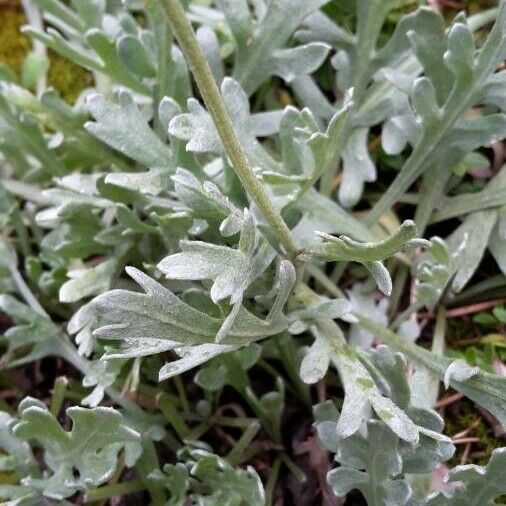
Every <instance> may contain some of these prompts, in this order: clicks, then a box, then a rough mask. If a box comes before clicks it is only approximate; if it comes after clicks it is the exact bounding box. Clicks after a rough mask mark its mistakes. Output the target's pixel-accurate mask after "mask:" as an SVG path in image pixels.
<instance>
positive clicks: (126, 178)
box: [104, 160, 169, 195]
mask: <svg viewBox="0 0 506 506" xmlns="http://www.w3.org/2000/svg"><path fill="white" fill-rule="evenodd" d="M165 163H166V164H167V163H169V161H168V160H166V162H165ZM168 179H169V172H168V171H167V170H166V169H151V170H149V171H147V172H114V173H112V174H107V175H106V176H105V179H104V181H105V183H107V184H111V185H115V186H120V187H122V188H127V189H129V190H132V191H135V192H140V193H144V194H147V195H159V194H160V193H162V191H164V190H166V189H167V186H168Z"/></svg>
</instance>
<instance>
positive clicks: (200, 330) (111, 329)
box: [69, 262, 295, 378]
mask: <svg viewBox="0 0 506 506" xmlns="http://www.w3.org/2000/svg"><path fill="white" fill-rule="evenodd" d="M126 270H127V272H128V274H129V275H130V276H131V277H132V278H133V279H134V280H135V281H136V282H137V283H139V285H140V286H141V287H142V288H143V289H144V290H145V292H146V293H138V292H130V291H127V290H112V291H110V292H106V293H104V294H102V295H99V296H98V297H96V298H95V299H93V301H92V302H91V303H90V304H88V305H86V306H83V307H82V308H81V309H80V310H79V311H78V312H77V313H76V314H75V315H74V316H73V318H72V320H71V321H70V323H69V329H70V331H71V332H72V333H79V332H81V331H83V330H85V329H87V332H89V331H90V330H91V329H95V330H94V332H93V335H94V336H96V337H100V338H105V339H111V340H119V341H122V343H123V348H122V349H115V348H111V349H110V350H109V351H108V352H107V353H106V355H105V356H104V358H108V359H111V358H126V357H139V356H146V355H152V354H155V353H160V352H162V351H167V350H171V349H179V347H182V348H181V353H183V355H185V356H186V361H188V360H189V359H188V353H191V352H192V351H193V350H192V348H191V347H196V348H195V354H193V353H191V354H190V355H189V356H191V357H193V358H192V360H189V363H188V365H186V366H185V369H186V368H189V367H193V366H194V365H197V362H195V361H194V360H195V358H197V355H198V357H199V359H200V362H198V363H202V362H204V361H206V360H207V359H209V358H211V357H212V356H216V355H217V354H218V352H222V351H230V350H231V348H230V346H232V347H239V346H245V345H248V344H250V343H252V342H254V341H256V340H259V339H263V338H265V337H268V336H271V335H275V334H277V333H279V332H281V331H283V330H284V329H286V327H287V325H288V322H287V319H286V318H285V317H284V315H283V314H282V313H281V310H282V308H283V306H284V304H285V302H286V300H287V298H288V296H289V294H290V291H291V289H292V287H293V284H294V281H295V272H294V268H293V266H292V265H291V264H290V263H289V262H285V263H283V264H282V265H281V267H280V281H279V282H280V285H279V286H280V288H279V291H278V294H277V297H276V299H275V301H274V303H273V305H272V308H271V311H270V313H269V315H268V316H267V318H266V319H265V320H262V319H260V318H258V317H257V316H255V315H253V314H252V313H250V312H249V311H247V310H246V309H245V308H244V307H243V306H242V305H239V304H238V305H237V308H238V311H237V314H236V315H235V319H234V322H233V325H231V328H230V329H228V333H227V335H226V337H225V338H224V339H223V340H222V342H221V344H220V345H215V344H214V341H215V339H216V336H217V335H218V333H219V331H220V329H221V328H222V326H223V325H224V322H225V319H218V318H215V317H213V316H210V315H208V314H205V313H203V312H201V311H198V310H197V309H195V308H193V307H191V306H190V305H188V304H186V303H185V302H183V301H182V300H181V299H179V298H178V297H177V296H176V295H175V294H174V293H172V292H171V291H170V290H169V289H167V288H166V287H164V286H163V285H161V284H159V283H157V282H156V281H154V280H153V279H152V278H150V277H148V276H146V275H145V274H143V273H142V272H141V271H139V270H137V269H134V268H133V267H127V269H126ZM199 346H204V348H205V352H204V350H203V348H199ZM208 348H209V349H208ZM232 349H233V348H232ZM182 360H183V359H182ZM185 363H186V362H185ZM169 371H171V372H169ZM161 373H163V377H164V378H166V377H168V375H169V374H170V375H173V374H178V373H179V371H178V369H177V362H175V363H174V366H172V365H171V366H170V367H169V366H167V367H165V368H164V369H163V370H162V371H161Z"/></svg>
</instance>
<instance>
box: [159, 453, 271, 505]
mask: <svg viewBox="0 0 506 506" xmlns="http://www.w3.org/2000/svg"><path fill="white" fill-rule="evenodd" d="M178 459H179V462H178V463H177V464H165V465H164V467H163V472H161V471H159V470H157V471H155V472H154V473H152V475H151V476H150V479H151V480H154V481H156V482H157V483H160V484H162V485H163V486H164V487H165V488H167V490H168V492H169V494H170V499H169V502H168V503H167V504H170V505H174V506H180V505H181V506H182V505H183V504H184V503H186V502H188V500H191V501H195V504H202V505H206V506H221V505H230V506H231V505H233V504H237V505H239V504H241V505H244V506H263V505H264V504H265V492H264V489H263V485H262V481H261V480H260V477H259V476H258V474H257V473H256V471H255V470H254V469H253V468H252V467H249V466H248V467H247V468H246V469H236V468H234V467H233V466H232V465H230V464H229V462H228V461H227V460H226V459H224V458H221V457H219V456H218V455H215V454H213V453H211V452H209V451H207V450H204V449H199V448H183V449H182V450H180V452H179V454H178Z"/></svg>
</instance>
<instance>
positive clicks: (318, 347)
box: [299, 337, 331, 385]
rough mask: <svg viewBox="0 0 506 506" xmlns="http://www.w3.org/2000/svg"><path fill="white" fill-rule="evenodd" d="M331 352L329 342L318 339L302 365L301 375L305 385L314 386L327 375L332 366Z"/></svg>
mask: <svg viewBox="0 0 506 506" xmlns="http://www.w3.org/2000/svg"><path fill="white" fill-rule="evenodd" d="M330 351H331V350H330V349H329V347H328V345H327V341H326V340H325V339H321V338H319V337H316V339H315V340H314V343H313V344H312V345H311V348H309V350H308V352H307V353H306V355H305V356H304V358H303V359H302V363H301V365H300V373H299V374H300V377H301V379H302V381H304V383H307V384H308V385H312V384H313V383H317V382H318V381H319V380H321V379H322V378H323V377H324V376H325V375H326V374H327V370H328V368H329V366H330Z"/></svg>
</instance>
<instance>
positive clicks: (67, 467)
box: [13, 398, 140, 499]
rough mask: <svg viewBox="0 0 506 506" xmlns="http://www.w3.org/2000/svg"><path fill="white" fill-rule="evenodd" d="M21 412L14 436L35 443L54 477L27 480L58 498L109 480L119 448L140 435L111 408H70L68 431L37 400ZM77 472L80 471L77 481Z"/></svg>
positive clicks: (24, 403)
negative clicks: (41, 450)
mask: <svg viewBox="0 0 506 506" xmlns="http://www.w3.org/2000/svg"><path fill="white" fill-rule="evenodd" d="M19 413H20V419H19V421H18V422H17V423H16V425H15V426H14V428H13V432H14V434H15V436H16V437H18V438H19V439H21V440H25V441H33V442H36V443H37V445H39V446H40V447H41V448H42V449H43V451H44V460H45V463H46V465H47V466H48V468H49V469H50V470H51V473H52V475H51V477H49V478H47V479H42V478H29V479H28V481H27V484H28V485H30V486H32V487H35V488H40V489H41V490H42V491H43V492H44V495H46V496H47V497H50V498H54V499H62V498H65V497H69V496H71V495H73V494H74V493H75V492H76V491H77V490H82V489H85V488H87V487H90V486H91V487H93V486H98V485H100V484H102V483H104V482H106V481H107V480H108V479H109V478H110V477H111V476H112V474H113V472H114V470H115V468H116V465H117V457H118V454H119V452H120V451H121V449H122V448H124V446H125V445H127V444H131V443H137V442H138V441H139V440H140V435H139V434H138V433H137V432H135V431H134V430H132V429H130V428H129V427H127V426H126V425H125V424H124V421H123V417H122V416H121V414H120V413H118V412H117V411H115V410H114V409H112V408H94V409H89V410H88V409H84V408H76V407H74V408H69V409H68V410H67V414H68V416H69V418H70V419H71V420H72V422H73V425H72V429H71V431H70V432H67V431H65V430H64V429H63V428H62V427H61V425H60V424H59V422H58V421H57V419H56V418H55V417H54V416H53V415H52V414H51V413H50V412H49V410H48V409H47V408H46V407H45V405H44V404H42V403H41V402H40V401H37V400H35V399H31V398H26V399H24V400H23V401H22V402H21V404H20V406H19ZM73 469H77V470H78V472H79V476H78V477H77V478H76V477H75V476H74V474H73Z"/></svg>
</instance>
